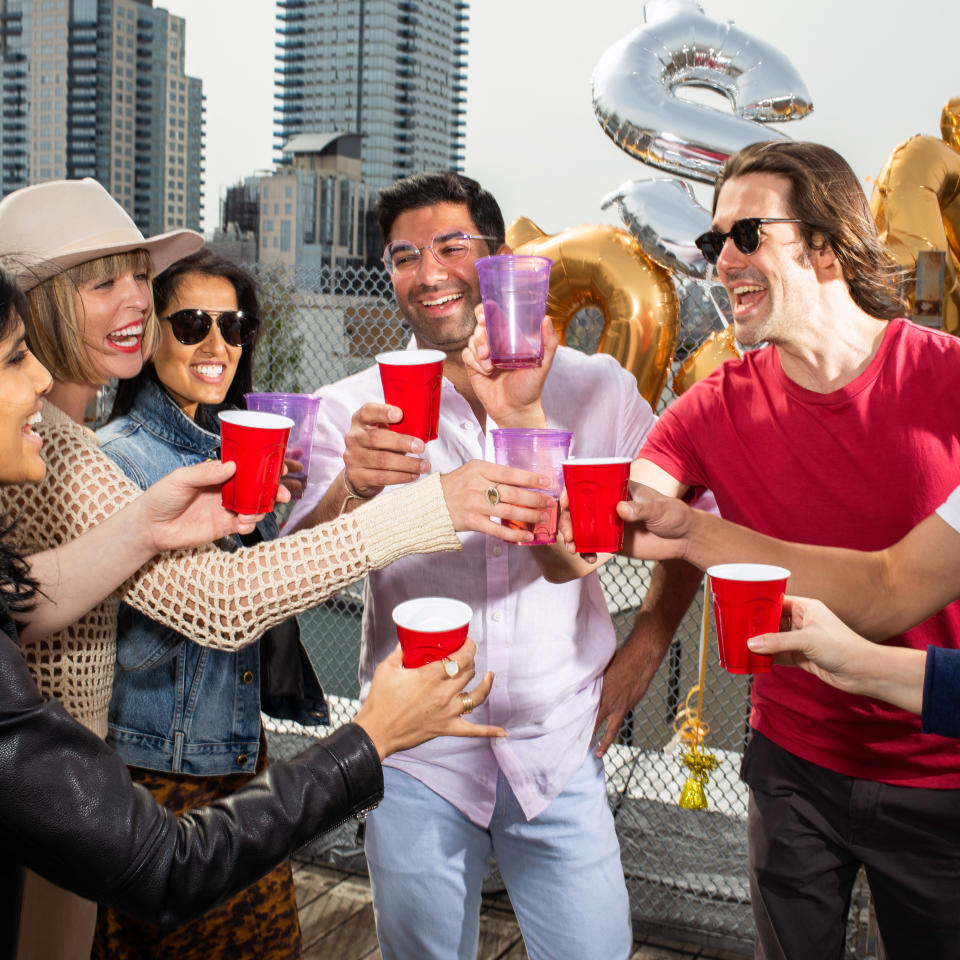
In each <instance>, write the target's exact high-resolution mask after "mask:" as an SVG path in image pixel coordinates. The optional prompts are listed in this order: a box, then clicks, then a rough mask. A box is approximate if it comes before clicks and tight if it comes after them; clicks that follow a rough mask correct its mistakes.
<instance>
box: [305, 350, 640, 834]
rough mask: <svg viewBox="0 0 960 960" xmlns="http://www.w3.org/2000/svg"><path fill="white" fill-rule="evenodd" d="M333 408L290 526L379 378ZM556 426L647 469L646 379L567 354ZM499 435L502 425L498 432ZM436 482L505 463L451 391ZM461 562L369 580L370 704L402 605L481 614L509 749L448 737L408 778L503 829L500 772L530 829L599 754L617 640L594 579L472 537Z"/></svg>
mask: <svg viewBox="0 0 960 960" xmlns="http://www.w3.org/2000/svg"><path fill="white" fill-rule="evenodd" d="M317 393H318V395H319V396H320V397H322V398H323V403H322V404H321V405H320V416H319V419H318V423H317V428H316V432H315V434H314V442H313V452H312V454H311V459H310V484H309V486H308V487H307V490H306V492H305V495H304V497H303V499H302V500H301V501H300V502H299V503H298V504H297V506H296V508H295V509H294V511H293V513H292V515H291V518H290V521H289V525H291V526H292V525H293V524H295V523H296V522H297V520H298V519H299V518H300V517H302V516H303V515H305V514H306V513H308V512H309V511H310V510H311V509H313V507H314V506H315V505H316V504H317V502H319V500H320V499H321V497H322V496H323V494H324V493H325V492H326V490H327V489H328V488H329V486H330V484H331V483H332V481H333V480H334V478H335V477H336V476H337V474H338V473H339V472H340V471H341V470H342V469H343V450H344V441H343V438H344V435H345V434H346V432H347V430H348V428H349V426H350V419H351V417H352V416H353V414H354V412H355V411H356V410H357V409H358V408H359V407H360V406H362V405H363V404H364V403H366V402H371V401H373V402H378V403H382V402H383V390H382V388H381V385H380V377H379V373H378V371H377V368H376V366H374V367H371V368H369V369H367V370H364V371H362V372H361V373H358V374H355V375H354V376H352V377H347V378H346V379H344V380H341V381H340V382H339V383H335V384H332V385H330V386H326V387H323V388H322V389H320V390H319V391H317ZM543 407H544V410H545V411H546V414H547V423H548V426H550V427H555V428H557V429H564V430H571V431H572V432H573V441H572V445H571V455H572V456H579V457H598V456H624V457H635V456H636V454H637V451H638V450H639V449H640V446H641V444H642V443H643V440H644V438H645V436H646V434H647V432H648V431H649V429H650V427H651V426H652V425H653V422H654V417H653V414H652V412H651V410H650V407H649V405H648V404H647V403H646V401H645V400H644V399H643V398H642V397H641V396H640V395H639V393H638V392H637V385H636V381H635V380H634V378H633V377H632V376H631V375H630V374H629V373H627V372H626V371H625V370H624V369H623V368H622V367H621V366H620V365H619V364H618V363H617V362H616V361H615V360H614V359H613V358H612V357H609V356H605V355H596V356H586V355H585V354H582V353H579V352H578V351H576V350H571V349H568V348H566V347H561V348H560V349H559V350H558V351H557V355H556V358H555V360H554V363H553V367H552V369H551V371H550V373H549V375H548V377H547V380H546V384H545V386H544V391H543ZM490 426H491V428H492V427H493V426H495V425H494V424H492V422H491V424H490ZM426 456H427V458H428V459H429V460H430V463H431V466H432V469H433V471H435V472H436V471H439V472H441V473H447V472H449V471H450V470H453V469H455V468H456V467H459V466H460V465H461V464H463V463H465V462H466V461H468V460H474V459H481V460H490V461H492V460H494V455H493V441H492V439H491V438H490V434H489V431H488V432H487V434H486V435H484V432H483V431H482V430H481V428H480V425H479V424H478V423H477V419H476V417H475V416H474V415H473V411H472V410H471V409H470V405H469V404H468V403H467V401H466V400H464V398H463V397H461V396H460V394H458V393H457V391H456V390H455V389H454V387H453V385H452V384H451V383H450V382H449V381H448V380H446V379H444V381H443V388H442V394H441V402H440V427H439V437H438V439H436V440H434V441H432V442H431V443H429V444H428V445H427V450H426ZM460 540H461V542H462V543H463V552H462V553H441V554H433V555H430V556H412V557H407V558H405V559H403V560H399V561H397V562H396V563H393V564H391V565H390V566H389V567H387V568H385V569H383V570H379V571H377V572H375V573H372V574H370V576H369V577H368V580H367V585H366V590H365V596H364V600H365V608H364V616H363V646H362V650H361V655H360V682H361V697H363V696H366V692H367V690H368V689H369V686H370V679H371V677H372V676H373V671H374V668H375V667H376V665H377V664H378V663H379V662H380V661H381V660H382V659H384V657H386V656H387V654H388V653H389V652H390V651H391V650H392V649H393V648H394V647H395V646H396V643H397V634H396V628H395V627H394V624H393V621H392V619H391V612H392V610H393V608H394V606H395V605H396V604H398V603H400V602H402V601H403V600H409V599H410V598H411V597H420V596H450V597H456V598H457V599H459V600H463V601H464V602H466V603H468V604H470V606H471V607H472V608H473V611H474V614H473V620H472V621H471V623H470V636H471V638H472V639H473V640H474V642H475V643H476V645H477V676H482V675H483V673H484V671H486V670H492V671H493V672H494V673H495V674H496V680H495V681H494V687H493V690H492V691H491V693H490V696H489V698H488V699H487V702H486V703H485V704H483V706H481V707H478V708H477V709H476V710H475V711H474V716H475V717H477V718H478V719H479V720H480V721H481V722H485V723H493V724H498V725H500V726H502V727H504V728H505V729H506V730H507V731H508V734H509V736H508V737H507V738H506V739H500V740H490V741H488V740H482V739H475V740H474V739H470V740H466V739H460V738H455V737H443V738H441V739H438V740H433V741H431V742H429V743H425V744H423V745H422V746H419V747H416V748H414V749H413V750H407V751H405V752H403V753H398V754H394V755H393V756H392V757H390V758H388V759H387V761H386V763H387V764H388V765H390V766H394V767H397V768H399V769H401V770H405V771H406V772H407V773H409V774H411V775H412V776H414V777H416V778H417V779H418V780H421V781H422V782H423V783H425V784H426V785H427V786H428V787H429V788H430V789H431V790H433V791H434V792H436V793H438V794H440V796H442V797H444V798H446V799H447V800H448V801H449V802H450V803H452V804H454V806H456V807H457V808H458V809H459V810H461V811H462V812H463V813H464V814H465V815H466V816H468V817H469V818H470V819H471V820H472V821H473V822H475V823H477V824H480V825H482V826H485V825H487V824H488V823H489V822H490V818H491V815H492V813H493V806H494V800H495V796H496V784H497V772H498V770H502V771H503V774H504V776H505V777H506V778H507V780H508V781H509V783H510V786H511V788H512V789H513V792H514V794H515V795H516V797H517V799H518V800H519V802H520V804H521V806H522V807H523V811H524V813H525V814H526V816H527V818H528V819H532V818H533V817H535V816H536V815H537V814H538V813H540V812H541V811H542V810H543V809H544V808H545V807H546V806H547V804H549V803H550V801H551V800H552V799H553V798H554V797H555V796H557V795H558V794H559V793H560V792H561V791H562V790H563V788H564V786H565V785H566V783H567V781H568V780H569V779H570V777H571V776H572V775H573V774H574V772H575V771H576V770H577V769H578V768H579V767H580V765H581V764H582V763H583V759H584V757H585V756H586V753H587V750H588V749H589V747H590V743H591V738H592V734H593V727H594V724H595V721H596V715H597V707H598V705H599V701H600V686H601V680H602V675H603V670H604V667H605V666H606V665H607V662H608V661H609V660H610V657H611V656H612V655H613V652H614V648H615V635H614V629H613V624H612V623H611V620H610V615H609V613H608V612H607V607H606V603H605V601H604V598H603V594H602V592H601V589H600V580H599V578H598V576H597V574H596V573H592V574H590V575H589V576H587V577H584V578H582V579H580V580H576V581H573V582H571V583H565V584H551V583H548V582H547V581H546V580H545V579H544V578H543V577H542V576H541V575H540V568H539V567H538V566H537V563H536V561H535V560H534V558H533V555H532V554H531V552H530V548H529V547H521V546H516V545H512V544H506V543H502V542H501V541H499V540H495V539H493V538H491V537H486V536H484V535H483V534H478V533H464V534H460Z"/></svg>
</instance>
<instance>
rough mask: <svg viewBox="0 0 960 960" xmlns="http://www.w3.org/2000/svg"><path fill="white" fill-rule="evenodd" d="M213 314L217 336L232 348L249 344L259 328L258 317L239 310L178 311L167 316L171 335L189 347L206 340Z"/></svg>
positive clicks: (163, 318) (165, 318) (211, 324)
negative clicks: (217, 330)
mask: <svg viewBox="0 0 960 960" xmlns="http://www.w3.org/2000/svg"><path fill="white" fill-rule="evenodd" d="M214 315H216V318H217V326H218V327H219V328H220V335H221V336H222V337H223V339H224V340H225V341H226V342H227V343H229V344H230V346H231V347H243V346H246V345H247V344H248V343H250V342H251V341H252V340H253V338H254V337H255V336H256V335H257V330H259V329H260V320H259V318H258V317H254V316H253V315H252V314H249V313H244V312H243V311H242V310H209V311H208V310H178V311H177V312H176V313H171V314H170V316H169V317H161V318H160V320H161V321H163V320H169V321H170V329H171V330H172V331H173V335H174V336H175V337H176V338H177V339H178V340H179V341H180V342H181V343H182V344H184V345H185V346H188V347H191V346H193V345H194V344H195V343H201V342H202V341H203V340H205V339H206V337H207V334H208V333H209V332H210V328H211V327H212V326H213V318H214Z"/></svg>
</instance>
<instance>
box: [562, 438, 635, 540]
mask: <svg viewBox="0 0 960 960" xmlns="http://www.w3.org/2000/svg"><path fill="white" fill-rule="evenodd" d="M631 463H632V461H631V459H630V458H629V457H599V458H587V457H583V458H580V457H575V458H573V459H571V460H564V461H563V481H564V485H565V486H566V488H567V499H568V500H569V501H570V522H571V524H572V525H573V539H574V543H576V546H577V551H578V552H579V553H616V552H617V551H618V550H619V549H620V548H621V547H622V546H623V520H622V519H621V518H620V514H618V513H617V504H618V503H620V501H621V500H626V499H627V484H628V483H629V482H630V464H631Z"/></svg>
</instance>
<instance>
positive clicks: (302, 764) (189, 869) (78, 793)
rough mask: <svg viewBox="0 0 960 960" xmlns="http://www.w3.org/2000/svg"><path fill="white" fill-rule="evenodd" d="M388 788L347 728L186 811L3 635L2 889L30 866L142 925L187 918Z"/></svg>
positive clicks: (366, 747) (365, 747) (374, 759)
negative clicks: (47, 690) (43, 680)
mask: <svg viewBox="0 0 960 960" xmlns="http://www.w3.org/2000/svg"><path fill="white" fill-rule="evenodd" d="M382 796H383V771H382V769H381V766H380V760H379V757H378V755H377V751H376V749H375V747H374V746H373V744H372V742H371V741H370V739H369V738H368V737H367V735H366V733H364V731H363V730H362V729H361V728H360V727H358V726H356V725H355V724H349V725H347V726H346V727H343V728H341V729H339V730H337V731H335V732H334V733H333V734H331V735H330V736H328V737H326V738H325V739H323V740H320V741H319V742H318V743H316V745H314V746H311V747H310V748H309V749H307V750H305V751H304V752H303V753H301V754H299V755H298V756H297V757H295V758H293V759H292V760H288V761H285V762H281V763H276V764H273V765H271V766H270V767H268V768H267V770H266V771H264V773H262V774H261V775H260V776H258V777H256V778H255V779H254V780H252V781H251V782H250V783H249V784H248V785H247V786H245V787H243V788H242V789H241V790H239V791H237V792H236V793H235V794H234V795H233V796H231V797H230V798H229V799H226V800H220V801H217V802H216V803H212V804H210V805H209V806H207V807H204V808H203V809H200V810H193V811H190V812H188V813H185V814H183V815H181V816H179V817H177V816H175V815H174V814H172V813H171V812H170V811H169V810H167V809H166V808H165V807H161V806H159V805H158V804H157V803H156V802H155V801H154V799H153V797H152V796H151V795H150V793H149V792H148V791H146V790H145V789H143V788H142V787H140V786H138V785H136V784H134V783H133V782H132V781H131V780H130V776H129V774H128V773H127V769H126V767H125V765H124V764H123V761H122V760H121V759H120V758H119V757H118V756H117V754H116V753H114V751H113V750H111V749H110V747H108V746H107V745H106V744H105V743H104V742H103V741H102V740H100V738H99V737H97V736H95V735H94V734H92V733H90V732H89V731H88V730H86V729H85V728H84V727H83V726H81V725H80V724H79V723H77V722H76V721H75V720H73V719H72V718H71V717H70V716H69V715H68V714H67V713H66V712H65V711H64V710H63V708H62V707H61V706H60V705H59V704H58V703H56V702H55V701H51V700H45V699H44V698H43V697H42V696H41V695H40V692H39V691H38V690H37V687H36V685H35V684H34V682H33V679H32V678H31V676H30V673H29V671H28V669H27V667H26V664H25V663H24V660H23V657H22V655H21V653H20V650H19V648H18V647H17V646H16V644H14V643H13V641H11V640H10V639H9V638H8V637H7V636H6V635H5V634H2V633H0V842H2V852H0V877H2V874H6V877H5V879H0V893H7V892H10V891H13V890H15V889H16V888H17V882H16V874H19V868H20V866H26V867H29V868H30V869H31V870H33V871H35V872H36V873H39V874H41V875H42V876H44V877H46V878H47V879H48V880H51V881H52V882H53V883H56V884H58V885H60V886H62V887H66V888H67V889H70V890H73V891H75V892H76V893H79V894H81V895H82V896H84V897H87V898H89V899H91V900H98V901H102V902H103V903H107V904H109V905H110V906H113V907H116V908H117V909H119V910H123V911H125V912H127V913H130V914H133V915H134V916H137V917H140V918H142V919H145V920H150V921H152V922H155V923H180V922H183V921H185V920H188V919H190V918H192V917H194V916H196V915H198V914H200V913H202V912H203V911H205V910H207V909H208V908H209V907H211V906H212V905H214V904H215V903H216V902H218V901H219V900H221V899H224V898H226V897H228V896H230V895H232V894H234V893H236V892H237V891H239V890H241V889H242V888H243V887H245V886H247V885H248V884H250V883H252V882H253V881H254V880H256V879H257V878H259V877H260V876H262V875H263V874H264V873H266V872H267V870H269V869H270V868H271V867H272V866H273V865H274V864H276V863H278V862H279V861H281V860H282V859H284V858H285V857H287V856H288V855H289V854H290V853H292V852H293V851H294V850H296V849H297V848H298V847H300V846H303V845H304V844H305V843H308V842H309V841H310V840H312V839H313V838H314V837H315V836H316V835H317V834H319V833H322V832H323V831H325V830H329V829H331V828H333V827H334V826H336V825H338V824H339V823H341V822H343V821H344V820H346V819H348V818H349V817H350V816H352V815H353V814H355V813H357V812H359V811H362V810H365V809H369V808H371V807H373V806H375V805H376V804H377V802H378V801H379V800H380V798H381V797H382ZM4 888H5V889H4ZM8 907H9V901H8V900H6V899H5V901H4V903H3V904H2V905H0V926H3V925H4V918H3V916H2V913H3V910H4V909H5V908H8ZM0 939H2V938H0ZM2 955H3V952H2V950H0V956H2Z"/></svg>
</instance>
